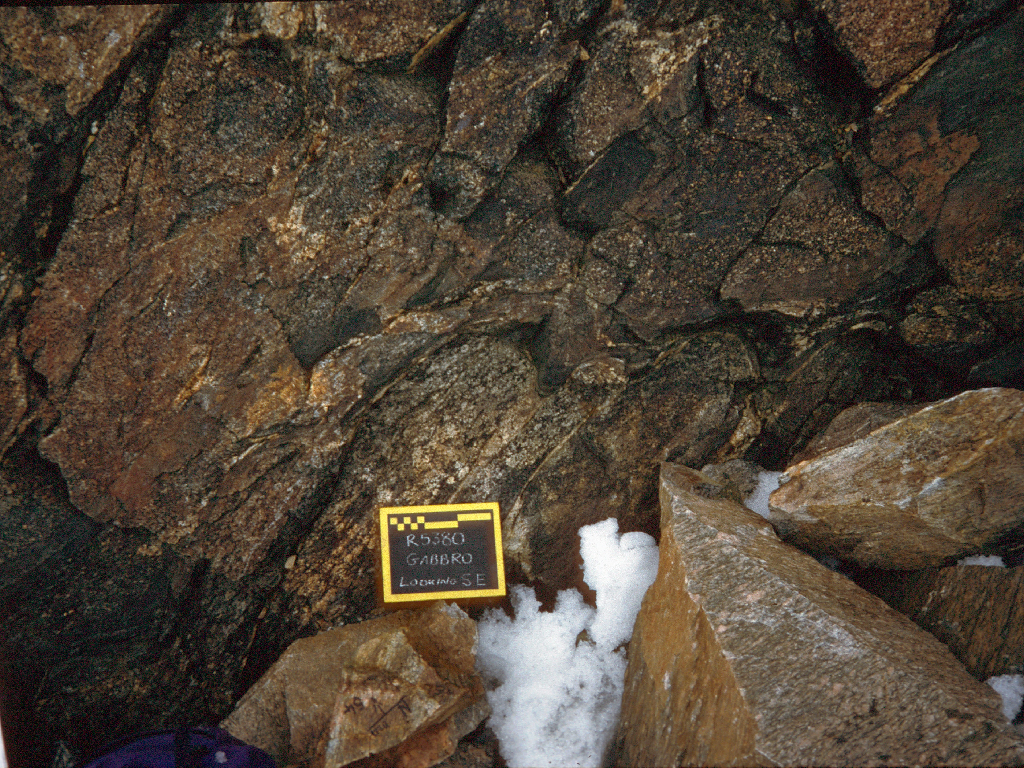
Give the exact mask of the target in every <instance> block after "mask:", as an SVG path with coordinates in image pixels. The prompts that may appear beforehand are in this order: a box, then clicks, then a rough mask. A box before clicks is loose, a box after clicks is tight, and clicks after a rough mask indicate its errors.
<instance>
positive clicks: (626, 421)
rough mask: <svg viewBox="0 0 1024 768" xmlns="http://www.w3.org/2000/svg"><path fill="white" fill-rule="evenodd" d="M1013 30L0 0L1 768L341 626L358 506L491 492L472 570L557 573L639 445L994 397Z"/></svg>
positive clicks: (662, 14)
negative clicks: (4, 748) (12, 709)
mask: <svg viewBox="0 0 1024 768" xmlns="http://www.w3.org/2000/svg"><path fill="white" fill-rule="evenodd" d="M1022 25H1024V11H1021V9H1020V8H1019V7H1018V4H1016V3H1013V2H1009V1H1008V0H986V2H983V3H973V4H967V3H962V2H957V3H953V2H945V1H943V2H934V3H925V2H919V1H918V0H900V2H898V3H895V4H890V6H887V7H886V8H883V9H879V8H878V7H876V6H875V5H871V4H869V3H865V2H846V3H839V2H832V1H831V0H815V2H808V3H796V2H791V0H778V2H765V3H754V4H737V3H734V2H728V1H727V0H709V1H708V2H704V3H699V4H694V3H690V2H683V1H682V0H668V1H666V2H658V3H655V2H648V1H647V0H644V1H643V2H639V1H637V2H633V1H632V0H631V1H629V2H619V1H618V0H616V2H599V1H598V0H552V2H546V3H542V2H539V0H479V1H474V0H424V1H423V2H416V3H407V2H399V1H398V0H382V1H381V2H372V3H370V2H363V1H362V0H358V1H357V0H351V1H346V2H341V3H289V4H281V3H252V4H224V5H213V4H191V5H190V4H181V5H178V6H132V7H123V8H118V7H97V8H77V7H76V8H45V7H28V8H17V9H11V10H4V11H2V12H0V163H2V165H3V168H4V169H5V172H6V175H5V179H4V181H5V183H4V184H3V185H0V371H2V372H3V376H2V379H0V450H2V452H3V453H2V461H0V509H4V510H7V512H6V513H5V514H2V515H0V542H2V547H0V605H2V606H4V614H3V622H0V627H2V628H0V650H2V651H3V652H4V653H6V654H7V657H8V658H10V659H15V660H16V661H17V663H16V664H14V665H13V666H12V665H10V664H9V665H8V666H11V670H10V674H11V675H12V678H13V679H16V680H17V690H19V691H29V692H32V693H30V694H26V698H25V701H23V702H21V704H20V705H19V706H20V710H19V711H23V712H24V713H25V718H26V719H25V724H24V727H23V728H21V730H17V729H18V726H16V725H15V724H12V725H11V726H10V730H12V732H14V731H17V732H18V733H22V734H29V736H28V737H26V738H20V737H19V738H17V739H15V741H14V743H13V744H14V746H13V747H12V749H19V748H20V749H23V750H27V752H25V758H24V759H22V760H15V761H14V762H25V763H28V764H49V763H52V759H51V758H52V755H53V752H54V749H55V744H56V742H57V741H58V740H59V741H62V742H64V743H65V744H66V745H67V746H68V748H69V749H70V750H71V752H72V753H74V754H75V755H76V756H80V755H83V754H85V753H87V752H89V751H90V750H91V749H92V748H93V747H95V746H99V745H98V744H96V743H95V740H96V739H98V738H101V736H99V734H102V735H103V736H111V737H116V736H125V735H128V734H129V733H131V732H132V731H138V730H143V729H147V728H152V727H159V726H161V725H171V724H174V723H178V722H183V721H190V722H217V721H219V720H221V719H223V717H224V716H226V715H227V714H228V712H230V711H231V709H232V707H233V705H234V704H235V701H236V700H237V698H238V696H239V695H240V694H241V692H243V691H244V690H246V689H247V688H248V687H249V686H250V685H251V684H253V683H254V682H255V680H257V679H258V678H259V677H260V675H261V674H262V673H263V672H265V671H266V670H267V669H268V667H269V666H270V665H271V664H272V663H273V662H274V661H275V659H276V658H277V657H278V656H279V655H280V654H281V653H282V652H283V650H284V649H285V648H287V647H288V646H289V645H290V644H291V643H292V642H293V641H294V640H295V639H296V638H299V637H305V636H308V635H312V634H316V633H317V632H319V631H322V630H325V629H328V628H331V627H334V626H337V625H340V624H351V623H355V622H359V621H362V620H365V619H367V618H368V617H369V616H371V615H372V612H373V610H374V608H375V607H376V595H375V590H374V574H375V559H376V557H377V553H378V549H377V543H376V538H375V526H374V520H375V514H376V510H377V508H378V507H379V506H381V505H384V504H389V505H391V504H412V503H447V502H460V501H475V500H479V499H482V498H486V499H487V500H491V501H497V502H499V503H500V505H501V509H502V511H503V514H504V518H503V519H504V526H505V528H504V534H505V541H506V544H507V551H506V562H507V563H508V564H509V583H516V582H525V581H532V582H534V583H535V584H536V586H538V588H539V589H541V590H542V591H544V590H549V591H550V590H556V589H559V588H563V587H567V586H569V585H571V584H572V583H573V582H574V581H575V577H576V574H575V545H576V537H575V532H576V531H577V530H578V529H579V528H580V527H581V526H582V525H586V524H589V523H593V522H596V521H598V520H602V519H605V518H607V517H609V516H615V517H617V518H618V519H619V521H620V524H621V526H622V528H623V530H644V531H647V532H649V533H652V534H653V533H656V532H657V529H658V515H657V510H656V504H655V503H654V499H655V497H656V495H657V479H658V465H659V463H660V462H662V461H666V460H669V461H676V462H681V463H685V464H687V465H689V466H691V467H701V466H704V465H705V464H708V463H723V462H728V461H732V460H739V459H743V460H748V461H752V462H756V463H757V464H759V465H760V466H763V467H767V468H769V469H775V470H781V469H783V468H784V467H785V466H787V465H789V464H792V463H793V462H792V458H793V457H794V455H796V454H797V453H798V452H799V451H801V450H802V449H803V448H804V447H805V446H807V444H808V443H809V442H810V441H811V440H812V439H813V438H815V436H816V435H818V434H819V433H820V432H821V431H822V430H823V429H825V427H826V426H827V425H828V424H829V423H830V422H831V421H832V419H833V418H834V417H835V416H836V415H837V414H838V413H840V412H842V411H843V410H844V409H845V408H847V407H848V406H853V405H856V404H859V403H863V402H869V401H870V402H883V401H884V402H889V403H896V404H898V406H899V407H909V406H915V405H920V404H921V403H926V402H934V401H938V400H942V399H945V398H948V397H951V396H953V395H956V394H957V393H959V392H962V391H964V390H965V389H967V388H977V387H1024V365H1022V363H1021V360H1022V359H1024V354H1022V346H1021V341H1020V340H1021V339H1022V338H1024V291H1022V288H1021V285H1022V281H1021V274H1020V263H1019V259H1018V258H1017V256H1018V255H1019V252H1020V240H1021V237H1020V230H1021V225H1020V224H1021V222H1020V211H1021V201H1022V200H1024V176H1022V170H1021V169H1022V168H1024V164H1022V163H1021V162H1020V158H1021V153H1022V146H1024V144H1022V142H1024V139H1022V134H1021V132H1020V131H1019V130H1018V129H1019V125H1020V123H1021V119H1020V118H1021V113H1020V110H1021V105H1022V104H1024V99H1021V98H1019V94H1020V78H1019V72H1020V69H1021V66H1020V64H1021V58H1022V49H1021V42H1020V41H1021V39H1022V35H1021V34H1020V33H1021V28H1022ZM1010 535H1011V537H1012V536H1018V538H1019V537H1020V534H1019V533H1017V534H1010ZM140 596H143V597H142V598H140ZM0 672H2V670H0ZM4 727H5V735H6V734H7V733H8V730H9V728H8V723H7V721H6V720H5V724H4ZM33 750H35V752H33ZM30 753H31V754H30ZM20 757H21V755H19V758H20Z"/></svg>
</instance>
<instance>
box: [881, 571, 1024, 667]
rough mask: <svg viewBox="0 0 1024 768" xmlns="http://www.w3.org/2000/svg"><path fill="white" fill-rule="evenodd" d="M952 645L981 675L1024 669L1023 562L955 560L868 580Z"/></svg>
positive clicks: (965, 662)
mask: <svg viewBox="0 0 1024 768" xmlns="http://www.w3.org/2000/svg"><path fill="white" fill-rule="evenodd" d="M867 586H868V588H869V589H871V591H872V592H874V593H875V594H876V595H878V596H879V597H881V598H882V599H883V600H885V601H886V602H887V603H888V604H889V605H891V606H892V607H893V608H895V609H896V610H898V611H900V612H901V613H904V614H906V615H907V616H908V617H909V618H911V619H913V620H914V621H915V622H917V624H918V625H920V626H921V627H923V628H924V629H927V630H928V631H929V632H931V633H932V634H933V635H935V636H936V637H937V638H939V640H941V641H942V642H944V643H945V644H946V645H947V646H949V650H951V651H952V652H953V655H954V656H956V657H957V658H958V659H960V661H961V663H963V665H964V666H965V667H966V668H967V671H968V672H970V673H971V674H972V675H974V676H975V677H976V678H977V679H979V680H985V679H987V678H989V677H993V676H995V675H1016V674H1021V673H1024V566H1017V567H1016V568H993V567H986V566H981V565H954V566H949V567H947V568H929V569H926V570H923V571H918V572H916V573H900V574H898V575H895V574H894V575H891V576H890V575H887V574H886V575H877V576H875V577H874V578H873V579H872V580H871V583H870V584H868V585H867Z"/></svg>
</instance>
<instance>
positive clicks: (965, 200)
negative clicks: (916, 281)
mask: <svg viewBox="0 0 1024 768" xmlns="http://www.w3.org/2000/svg"><path fill="white" fill-rule="evenodd" d="M1022 31H1024V11H1018V12H1017V13H1016V14H1014V15H1013V16H1011V17H1010V19H1009V20H1008V21H1007V23H1006V24H1004V25H1002V26H1000V27H998V28H997V29H994V30H992V31H991V32H988V33H986V34H982V35H980V36H979V37H977V38H976V39H975V40H973V41H971V42H970V43H969V44H964V45H961V46H960V47H959V48H958V49H956V50H954V51H952V52H951V53H949V54H948V56H945V58H942V59H941V61H938V62H937V63H935V64H934V66H933V67H932V69H931V70H930V71H929V72H928V73H927V76H926V77H924V78H923V79H922V80H921V82H920V85H919V86H918V87H917V88H916V89H915V90H914V91H913V93H912V94H911V95H910V96H908V97H907V98H906V99H905V100H903V101H900V102H898V103H897V104H896V106H894V107H893V108H892V112H891V114H889V113H888V112H887V111H886V110H884V109H883V110H881V111H879V112H878V113H877V114H876V115H875V116H874V117H873V118H872V120H871V121H870V126H869V132H870V144H871V160H872V161H873V162H874V163H876V164H877V166H878V170H880V171H881V173H879V172H878V171H877V170H876V171H871V172H868V173H867V174H865V176H866V178H865V179H864V182H863V183H862V194H863V199H864V203H865V205H866V207H867V208H868V209H869V210H871V211H873V212H875V213H877V214H878V215H880V216H881V217H882V219H883V220H884V221H885V222H886V224H888V225H889V226H890V227H891V228H892V229H893V230H895V231H897V232H898V233H899V234H900V235H902V236H903V237H904V238H906V239H907V240H909V241H911V242H916V241H918V240H920V239H921V237H922V236H923V235H925V234H926V233H927V232H928V231H930V230H931V229H932V228H933V227H934V235H935V245H934V248H935V253H936V255H937V256H938V258H939V261H940V262H941V263H942V265H943V266H944V267H945V268H946V269H947V270H949V273H950V276H951V278H952V280H953V283H954V285H955V286H956V287H957V288H959V289H960V290H961V291H963V292H964V293H966V294H967V295H969V296H974V297H977V298H983V299H988V300H993V301H1006V300H1010V299H1015V298H1020V297H1021V295H1022V291H1024V274H1022V267H1021V265H1020V262H1019V259H1018V258H1017V255H1019V253H1020V250H1021V210H1022V208H1021V202H1022V200H1024V176H1022V174H1024V164H1022V163H1021V162H1020V159H1021V154H1020V152H1021V148H1020V142H1019V140H1018V139H1017V137H1016V135H1015V134H1016V126H1018V125H1019V124H1020V121H1021V114H1022V112H1021V110H1022V109H1024V104H1022V102H1021V99H1020V95H1021V86H1020V81H1019V77H1018V76H1017V73H1019V72H1020V68H1021V63H1022V57H1024V43H1022V40H1024V34H1022ZM1011 158H1012V159H1011Z"/></svg>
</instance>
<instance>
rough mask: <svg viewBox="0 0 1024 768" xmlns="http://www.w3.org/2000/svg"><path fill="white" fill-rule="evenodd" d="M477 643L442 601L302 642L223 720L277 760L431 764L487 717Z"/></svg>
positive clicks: (326, 765) (465, 621)
mask: <svg viewBox="0 0 1024 768" xmlns="http://www.w3.org/2000/svg"><path fill="white" fill-rule="evenodd" d="M475 646H476V625H475V624H474V622H473V620H472V619H470V618H469V617H468V616H466V614H465V613H463V612H462V610H460V609H459V608H458V607H457V606H455V605H454V604H452V605H446V604H444V603H435V604H433V605H432V606H430V607H429V608H423V609H419V610H412V611H400V612H397V613H393V614H391V615H389V616H385V617H383V618H380V619H373V620H371V621H366V622H363V623H361V624H354V625H351V626H346V627H339V628H337V629H332V630H329V631H327V632H324V633H321V634H319V635H316V636H314V637H310V638H306V639H303V640H297V641H296V642H295V643H293V644H292V645H291V646H289V648H288V650H287V651H285V653H284V655H283V656H282V657H281V658H280V660H278V661H277V663H276V664H275V665H274V666H273V667H271V669H270V670H269V671H268V672H267V674H266V675H264V676H263V677H262V678H261V679H260V681H259V682H258V683H257V684H256V685H255V686H253V687H252V688H251V689H250V690H249V691H248V692H247V693H246V695H245V696H243V697H242V699H241V701H239V703H238V706H237V708H236V709H235V711H234V712H233V713H232V714H231V715H230V716H229V717H228V718H227V719H226V720H225V721H224V722H223V723H222V726H223V727H224V728H226V729H227V730H228V731H229V732H231V733H232V734H233V735H235V736H236V737H238V738H240V739H242V740H243V741H245V742H247V743H249V744H253V745H255V746H258V747H260V748H261V749H263V750H265V751H266V752H267V753H268V754H270V755H271V757H273V758H274V760H275V761H276V762H277V763H278V764H279V765H290V764H293V763H302V764H304V765H311V766H317V767H318V768H337V767H338V766H342V765H348V764H350V763H353V762H356V761H363V760H364V759H365V758H370V757H371V756H372V757H373V759H371V760H369V761H367V762H365V763H364V762H359V763H358V764H359V765H364V764H365V765H377V764H381V765H385V764H386V765H399V766H407V767H408V768H427V766H431V765H434V764H435V763H438V762H440V761H441V760H443V759H444V758H445V757H447V756H448V755H450V754H451V753H452V752H453V751H454V749H455V744H456V742H458V740H459V739H460V738H461V737H462V736H464V735H465V734H466V733H468V732H469V731H471V730H473V729H474V728H475V727H476V726H477V725H478V724H479V723H480V721H481V720H483V718H484V717H486V716H487V714H488V711H489V710H488V708H487V704H486V702H485V701H484V698H483V695H484V694H483V684H482V683H481V681H480V678H479V676H478V675H477V674H476V672H475V669H474V665H475V663H476V657H475Z"/></svg>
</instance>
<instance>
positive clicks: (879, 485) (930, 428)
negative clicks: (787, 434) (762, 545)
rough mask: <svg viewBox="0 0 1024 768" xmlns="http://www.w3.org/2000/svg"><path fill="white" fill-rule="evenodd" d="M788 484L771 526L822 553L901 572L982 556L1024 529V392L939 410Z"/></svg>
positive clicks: (795, 472) (805, 465) (948, 403)
mask: <svg viewBox="0 0 1024 768" xmlns="http://www.w3.org/2000/svg"><path fill="white" fill-rule="evenodd" d="M787 477H788V480H787ZM782 481H783V484H782V485H781V486H780V487H779V489H778V490H777V491H775V492H774V493H773V494H772V495H771V497H770V518H769V519H770V520H771V521H772V523H773V524H774V525H775V528H776V530H778V532H779V535H780V536H782V538H783V539H785V540H786V541H788V542H790V543H792V544H795V545H796V546H798V547H800V548H801V549H804V550H807V551H808V552H811V553H813V554H829V555H833V556H837V557H841V558H843V559H846V560H852V561H854V562H857V563H860V564H861V565H867V566H876V567H880V568H896V569H918V568H926V567H929V566H935V565H942V564H944V562H945V561H947V560H949V559H950V558H954V557H960V556H963V555H969V554H974V553H975V552H979V551H981V550H982V548H983V547H984V545H986V544H988V543H990V542H992V541H994V540H996V539H998V538H999V537H1000V536H1002V535H1004V534H1006V533H1008V532H1009V531H1011V530H1012V529H1014V528H1016V527H1017V526H1019V525H1021V524H1024V392H1021V391H1019V390H1015V389H979V390H974V391H971V392H964V393H962V394H960V395H957V396H956V397H953V398H950V399H948V400H943V401H941V402H938V403H933V404H932V405H930V406H928V407H927V408H923V409H921V410H920V411H918V412H916V413H914V414H912V415H910V416H907V417H906V418H903V419H899V420H897V421H894V422H892V423H890V424H887V425H886V426H884V427H881V428H879V429H876V430H875V431H874V432H871V433H870V434H869V435H868V436H867V437H864V438H861V439H860V440H857V441H855V442H852V443H850V444H848V445H845V446H843V447H842V448H836V449H834V450H832V451H829V452H828V453H826V454H824V455H821V456H818V457H817V458H815V459H813V460H810V461H803V462H800V463H799V464H796V465H795V466H792V467H790V468H788V469H787V470H786V474H784V475H783V476H782Z"/></svg>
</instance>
